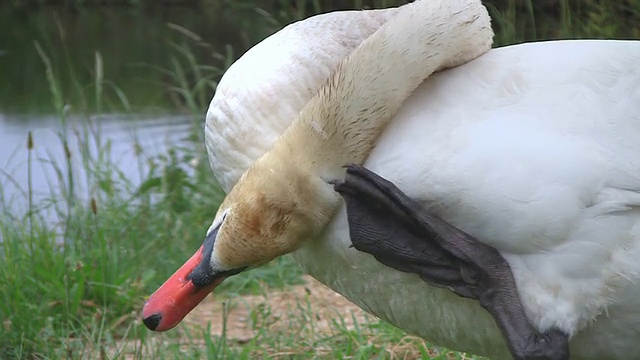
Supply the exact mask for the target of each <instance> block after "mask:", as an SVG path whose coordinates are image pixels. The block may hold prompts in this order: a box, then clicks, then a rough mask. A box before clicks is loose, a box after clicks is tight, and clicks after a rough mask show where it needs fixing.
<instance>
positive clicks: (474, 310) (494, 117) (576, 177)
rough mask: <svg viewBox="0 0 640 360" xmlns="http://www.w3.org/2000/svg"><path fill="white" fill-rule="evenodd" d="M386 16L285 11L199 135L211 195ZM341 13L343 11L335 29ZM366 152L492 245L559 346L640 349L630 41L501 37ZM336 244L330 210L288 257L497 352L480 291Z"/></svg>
mask: <svg viewBox="0 0 640 360" xmlns="http://www.w3.org/2000/svg"><path fill="white" fill-rule="evenodd" d="M394 11H396V10H390V12H394ZM374 14H375V15H374ZM388 16H389V15H388V14H385V13H384V12H375V13H374V12H359V13H355V12H347V13H342V14H329V15H324V16H319V17H316V18H314V19H310V20H307V21H306V22H301V23H298V24H296V25H294V26H291V27H289V28H287V29H285V30H283V31H282V32H280V33H278V34H276V35H274V36H272V37H271V38H269V39H268V40H266V41H264V42H263V43H261V44H260V45H258V46H256V47H255V48H254V49H252V50H251V51H250V52H248V53H247V54H246V55H245V56H244V57H243V58H242V59H241V60H239V61H238V62H237V63H236V64H235V65H234V66H233V67H232V68H231V69H230V70H229V71H228V73H227V74H226V75H225V77H224V79H223V81H222V82H221V83H220V86H219V88H218V91H217V93H216V96H215V97H214V99H213V101H212V104H211V107H210V109H209V112H208V114H207V132H206V135H207V146H208V149H209V155H210V161H211V165H212V168H213V169H214V173H215V174H216V176H217V178H218V180H219V181H220V183H221V185H222V186H223V188H225V190H227V191H228V190H229V189H231V187H232V186H233V185H234V184H235V183H236V182H237V181H238V179H239V178H240V175H242V174H243V173H244V172H245V171H246V170H247V168H248V167H249V166H250V165H251V163H252V162H253V161H254V160H256V159H257V158H258V157H260V156H262V155H263V154H264V153H265V152H267V151H268V150H269V148H270V147H271V145H272V144H273V142H274V141H275V140H276V139H277V137H278V136H279V135H280V134H282V133H283V132H284V130H285V129H287V127H288V126H289V124H290V122H291V120H293V119H294V118H295V117H296V115H297V113H298V112H300V110H301V109H302V107H303V106H304V105H305V104H306V103H307V102H308V101H309V99H310V98H311V97H312V96H313V95H314V94H315V92H316V91H317V89H318V88H319V87H320V86H321V85H322V84H323V83H324V81H326V78H327V77H328V75H329V74H330V72H331V71H332V69H333V68H334V67H335V66H336V65H337V63H338V61H339V59H340V58H341V57H344V56H345V55H346V54H348V53H349V52H350V51H351V50H352V48H353V47H355V46H356V45H357V44H358V42H359V40H361V39H362V38H365V37H367V36H368V35H369V34H370V33H371V32H373V31H374V30H375V28H376V27H377V26H379V25H380V23H382V22H384V21H386V20H387V18H388ZM346 19H350V20H349V21H351V22H352V23H350V24H348V25H341V26H336V27H332V26H333V25H336V24H338V23H341V22H342V21H344V20H346ZM354 22H355V24H356V25H361V26H360V27H357V29H358V30H354ZM320 31H321V34H319V33H318V32H320ZM314 32H316V34H314ZM354 34H355V35H354ZM319 36H322V37H321V38H320V37H319ZM267 54H269V55H268V56H267ZM327 54H329V55H327ZM365 164H366V166H367V167H368V168H370V169H371V170H373V171H375V172H377V173H378V174H380V175H382V176H384V177H386V178H387V179H389V180H391V181H393V182H394V183H395V184H397V185H398V186H399V187H400V188H401V189H402V190H404V191H405V192H406V193H407V194H408V195H410V196H411V197H413V198H415V199H420V200H421V201H423V202H424V205H425V206H427V207H429V208H430V209H432V210H433V212H435V213H436V214H438V215H440V216H441V217H443V218H444V219H445V220H448V221H449V222H450V223H452V224H454V225H456V226H457V227H459V228H461V229H463V230H465V231H466V232H468V233H470V234H473V235H474V236H475V237H477V238H478V239H480V240H481V241H483V242H485V243H486V244H489V245H491V246H493V247H495V248H496V249H498V250H499V251H500V252H501V253H502V254H503V256H504V257H505V258H507V260H508V261H509V263H510V265H511V267H512V269H513V274H514V276H515V279H516V280H517V283H518V289H519V292H520V297H521V299H522V302H523V303H524V305H525V308H526V310H527V315H528V317H529V319H530V321H531V322H532V324H533V325H534V326H535V327H536V328H538V330H541V331H544V330H546V329H549V328H550V327H558V328H560V329H562V330H563V331H565V332H566V333H568V334H570V335H573V339H572V342H571V353H572V359H601V358H607V359H611V358H619V359H622V358H625V359H626V358H628V357H629V356H633V355H630V354H637V353H639V352H640V342H638V341H637V339H638V338H640V283H639V282H638V280H639V278H640V261H638V259H640V42H635V41H633V42H631V41H628V42H622V41H562V42H548V43H534V44H526V45H518V46H511V47H507V48H502V49H495V50H492V51H491V52H490V53H488V54H486V55H484V56H482V57H480V58H479V59H477V60H475V61H473V62H471V63H469V64H466V65H463V66H461V67H458V68H454V69H451V70H447V71H444V72H441V73H438V74H436V75H434V76H432V77H430V78H429V79H427V81H425V83H423V84H422V85H421V86H420V87H419V88H418V89H417V90H416V91H415V92H414V93H413V95H412V96H411V97H410V98H409V99H408V100H407V101H406V102H405V104H404V105H403V106H402V108H401V109H400V111H399V112H398V113H397V115H396V116H395V117H394V118H393V120H392V121H391V124H390V125H389V126H388V128H387V129H386V130H385V131H384V133H383V134H382V135H381V137H380V138H379V139H378V141H377V144H376V146H375V148H374V149H373V151H372V153H371V154H370V156H369V157H368V159H367V161H366V163H365ZM217 221H218V222H220V221H222V220H220V219H218V220H217ZM349 245H350V240H349V234H348V224H347V222H346V216H345V213H344V209H342V208H341V209H340V210H339V212H338V214H337V215H336V216H335V217H334V218H333V220H332V222H331V223H330V224H329V226H328V227H327V228H326V229H325V230H324V232H323V234H322V236H320V237H319V238H317V239H315V240H313V241H309V242H308V243H306V244H305V245H304V246H302V247H301V248H300V249H298V250H297V251H295V252H294V253H293V255H294V258H295V259H296V260H297V261H298V262H299V263H300V264H301V265H302V266H303V267H304V268H305V270H306V271H307V272H309V273H310V274H311V275H312V276H313V277H315V278H316V279H318V280H320V281H321V282H323V283H325V284H326V285H328V286H329V287H331V288H332V289H334V290H335V291H337V292H339V293H341V294H343V295H344V296H346V297H347V298H348V299H350V300H351V301H353V302H354V303H356V304H357V305H359V306H360V307H362V308H363V309H365V310H367V311H369V312H371V313H373V314H375V315H377V316H379V317H381V318H383V319H385V320H388V321H389V322H391V323H393V324H395V325H396V326H398V327H400V328H402V329H404V330H406V331H408V332H410V333H413V334H417V335H420V336H422V337H424V338H426V339H428V340H430V341H432V342H434V343H436V344H439V345H444V346H447V347H450V348H454V349H459V350H466V351H470V352H473V353H477V354H486V355H490V356H495V358H496V359H501V358H505V357H507V356H508V355H507V354H508V353H507V350H506V347H505V346H504V340H503V338H502V336H501V335H500V332H499V331H498V329H497V327H496V326H495V323H494V321H493V319H492V318H491V317H490V316H489V315H488V314H487V313H486V312H485V311H484V310H483V309H482V308H481V307H480V306H478V305H477V303H476V302H474V301H471V300H466V299H463V298H460V297H458V296H456V295H454V294H453V293H451V292H450V291H448V290H446V289H441V288H435V287H431V286H428V285H426V284H425V283H424V282H423V281H422V280H420V279H419V278H418V277H417V276H415V275H410V274H404V273H400V272H398V271H395V270H393V269H390V268H388V267H385V266H383V265H381V264H380V263H378V262H377V261H376V260H375V259H373V258H372V257H371V256H369V255H366V254H363V253H360V252H358V251H356V250H354V249H350V248H349Z"/></svg>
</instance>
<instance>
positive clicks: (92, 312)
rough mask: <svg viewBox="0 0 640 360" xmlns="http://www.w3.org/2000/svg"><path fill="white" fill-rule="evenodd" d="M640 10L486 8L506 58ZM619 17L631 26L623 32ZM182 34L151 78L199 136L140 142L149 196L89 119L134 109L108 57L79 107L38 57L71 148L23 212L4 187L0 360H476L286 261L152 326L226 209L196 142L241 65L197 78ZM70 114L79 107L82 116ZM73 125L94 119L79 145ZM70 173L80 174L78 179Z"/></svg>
mask: <svg viewBox="0 0 640 360" xmlns="http://www.w3.org/2000/svg"><path fill="white" fill-rule="evenodd" d="M638 1H639V0H627V1H626V2H624V1H623V2H618V3H616V4H613V3H610V2H595V1H586V2H585V3H584V4H586V5H584V6H583V7H581V8H579V9H574V8H572V7H570V6H569V3H568V2H567V1H560V3H561V4H562V5H561V7H560V16H559V17H558V16H556V17H555V18H552V19H551V17H549V19H547V18H546V17H545V16H546V15H545V14H544V13H541V10H540V9H538V8H535V7H534V6H533V3H527V2H525V4H529V6H525V8H524V10H523V9H521V8H519V7H517V6H516V3H515V2H513V1H505V3H507V5H506V6H503V7H498V6H497V5H496V6H490V11H491V14H492V17H493V19H494V23H495V24H496V28H497V30H498V32H497V36H496V42H497V44H507V43H514V42H520V41H524V40H528V39H531V38H552V37H585V36H589V37H598V36H604V37H636V38H637V37H640V32H639V31H638V27H637V25H636V27H633V26H630V27H625V26H624V24H625V22H624V21H628V19H638V18H639V17H640V14H639V12H640V10H638V9H640V3H639V2H638ZM240 3H241V4H245V5H246V4H247V3H246V2H240ZM355 3H357V2H355ZM355 3H354V4H355ZM385 3H386V2H385ZM356 5H357V4H356ZM624 6H626V7H624ZM634 6H635V7H634ZM621 7H622V10H620V9H621ZM252 9H253V8H252ZM319 10H322V9H321V7H320V3H319V2H313V6H309V7H308V8H306V10H305V9H303V8H301V7H297V8H295V9H289V10H287V9H284V10H280V11H278V12H273V11H271V12H269V11H267V10H265V9H260V10H258V11H260V12H262V13H264V16H265V17H266V18H268V21H266V23H274V24H281V23H284V22H288V21H291V20H292V19H295V18H300V17H304V16H306V15H308V12H318V11H319ZM620 11H624V12H625V14H627V15H625V16H626V17H625V19H619V18H618V17H617V15H616V14H618V13H620ZM614 20H616V21H614ZM617 20H620V21H617ZM623 20H624V21H623ZM637 23H640V22H636V24H637ZM620 24H623V25H620ZM170 26H172V28H173V29H174V30H176V31H178V32H180V33H181V34H183V36H184V41H182V42H175V43H172V49H173V51H172V53H171V54H169V57H170V61H169V64H170V65H169V66H168V67H156V66H154V65H150V64H149V65H144V66H148V67H151V68H152V69H154V70H155V71H158V72H161V73H162V74H163V76H164V78H166V79H169V80H168V81H169V83H170V85H169V86H165V89H166V91H167V92H168V94H169V96H170V97H171V99H173V103H174V104H179V105H178V107H179V109H180V110H181V111H183V112H185V113H188V114H191V116H192V117H193V133H192V136H191V137H190V142H187V145H185V146H183V147H180V148H173V149H170V150H169V151H168V152H167V153H166V154H162V155H160V156H155V157H151V156H148V155H147V154H145V152H144V149H143V148H142V147H141V146H140V144H137V143H134V145H135V146H136V149H137V159H136V160H137V161H138V162H139V164H140V166H139V168H140V172H141V175H142V178H143V179H144V181H143V182H142V183H141V184H140V185H134V184H133V183H132V182H131V181H130V180H128V177H127V174H123V173H122V172H121V171H120V170H119V169H118V167H117V166H116V165H117V164H116V162H115V161H114V160H113V159H111V157H110V146H111V145H110V142H109V140H105V139H103V138H102V137H101V135H100V131H99V127H98V125H97V124H96V123H94V122H93V121H92V120H91V116H90V115H91V114H92V111H91V110H89V109H87V108H86V107H84V104H86V103H89V102H90V101H88V100H87V99H88V98H90V97H92V98H93V100H92V101H91V103H95V106H96V107H95V109H93V111H94V112H104V111H108V110H109V109H110V108H111V107H117V108H118V109H120V108H127V109H128V108H131V104H130V103H129V101H128V98H127V96H126V94H124V93H123V91H121V90H120V88H119V87H118V86H117V84H113V83H111V82H109V81H108V80H106V79H104V75H103V74H104V69H103V61H102V57H103V55H102V54H100V53H95V63H94V67H93V69H92V70H91V71H92V78H93V81H92V83H90V84H82V83H79V82H78V81H77V80H76V82H75V83H74V86H72V87H71V88H70V89H72V90H70V91H74V92H75V93H74V94H71V95H70V94H68V93H64V91H65V90H63V87H62V86H60V83H61V76H63V75H61V74H60V72H56V68H55V67H54V66H52V60H51V59H49V57H48V55H47V53H46V51H45V50H43V48H42V47H41V46H40V44H38V43H35V44H34V51H37V52H38V54H39V56H40V59H41V60H42V64H43V76H45V77H46V78H47V81H48V84H49V91H50V93H51V100H52V102H53V108H54V109H55V111H56V113H57V116H58V117H59V119H60V125H61V126H60V132H59V141H60V147H61V149H63V151H64V153H65V154H66V156H65V157H64V158H62V159H59V158H58V159H55V158H50V159H38V158H37V157H36V156H35V151H36V150H37V149H39V146H40V144H39V143H38V139H37V138H34V137H33V136H32V135H31V133H29V135H28V136H27V138H25V144H26V146H25V150H24V151H27V152H28V155H29V156H28V163H27V164H26V169H25V171H27V172H28V173H29V175H28V179H29V181H28V182H27V184H24V186H23V193H24V194H25V197H24V202H25V204H26V207H27V209H26V211H22V212H20V211H17V210H16V209H15V208H14V207H12V205H11V204H9V203H7V201H5V198H4V195H3V191H1V190H2V189H1V188H0V235H1V236H2V239H3V242H2V243H0V258H1V260H0V299H2V301H0V322H1V324H0V358H2V359H58V358H67V359H85V358H101V359H124V358H126V359H129V358H133V359H142V358H158V359H178V358H207V359H228V358H233V359H245V358H246V359H248V358H251V359H254V358H286V359H306V358H311V357H317V358H353V359H391V358H394V359H396V358H398V359H402V358H411V359H412V358H425V359H427V358H433V359H470V358H475V357H472V356H470V355H465V354H462V353H457V352H452V351H447V350H446V349H439V348H437V347H434V346H432V345H430V344H428V343H425V342H424V341H422V340H420V339H417V338H414V337H411V336H407V335H406V334H405V333H404V332H402V331H400V330H398V329H396V328H395V327H393V326H391V325H389V324H387V323H385V322H382V321H379V320H377V319H375V318H373V317H370V316H366V315H365V314H364V313H363V312H362V311H360V310H359V309H357V308H355V307H353V306H352V305H349V304H348V303H347V302H344V301H345V300H344V299H341V298H338V297H336V296H335V295H333V293H332V292H331V291H329V290H327V289H326V288H323V287H322V286H320V285H318V284H315V283H313V282H310V281H309V280H308V279H305V277H303V274H302V271H301V270H300V269H299V268H298V267H297V266H296V265H294V264H293V262H292V261H291V260H290V259H289V258H288V257H283V258H280V259H278V260H276V261H274V262H272V263H271V264H269V265H267V266H264V267H262V268H260V269H256V270H253V271H251V272H248V273H246V274H242V275H238V276H236V277H233V278H231V279H229V280H228V281H226V282H225V283H224V284H223V285H222V286H221V287H220V288H219V291H217V295H218V296H219V298H220V299H223V300H224V301H223V302H221V301H217V302H215V303H214V302H213V301H212V300H207V301H208V303H207V304H206V305H205V306H201V307H199V308H197V309H196V311H195V312H194V314H192V315H191V318H190V319H191V320H189V319H187V320H188V321H186V323H185V324H184V325H181V326H180V327H179V328H178V329H177V330H176V331H174V332H170V333H167V334H162V335H158V334H154V333H151V332H149V331H147V330H146V329H145V328H144V327H143V326H142V325H141V322H140V319H139V311H140V309H141V306H142V304H143V302H144V299H145V296H147V295H148V294H150V293H151V292H152V291H154V290H155V289H156V288H157V287H158V286H159V285H160V284H161V283H162V282H163V281H164V280H165V279H166V278H167V277H168V276H169V275H170V274H171V273H172V272H173V271H174V270H175V269H177V267H178V266H180V265H181V263H182V261H183V260H185V259H186V258H187V257H188V256H189V255H190V254H191V253H192V252H193V251H195V249H196V248H197V247H198V246H199V245H200V243H201V241H202V237H203V234H204V231H205V229H206V228H207V227H208V226H209V223H210V221H211V219H212V215H213V214H214V213H215V211H216V209H217V206H218V204H219V202H220V201H221V199H222V197H223V193H222V191H220V189H219V187H218V186H217V184H216V183H215V182H214V180H213V178H212V176H211V174H210V171H209V168H208V164H207V160H206V155H205V151H204V147H203V145H202V133H201V131H200V129H201V118H202V114H203V113H204V110H205V107H206V105H207V103H208V101H209V98H210V96H211V94H212V93H213V91H214V90H215V87H216V84H217V83H216V81H217V80H218V79H219V77H220V75H221V74H222V72H223V70H224V69H225V68H226V67H227V66H228V65H229V64H230V63H231V61H232V59H233V54H234V52H233V51H231V50H230V49H227V50H225V52H224V53H223V54H222V55H219V56H218V57H217V58H216V59H215V61H214V63H215V64H217V66H212V65H209V64H208V65H201V64H200V63H199V61H198V59H197V58H196V57H195V56H194V54H193V52H192V51H191V48H192V46H194V44H197V46H199V47H202V46H206V44H203V41H202V39H200V38H199V37H198V36H197V35H195V34H193V33H191V32H189V31H188V30H187V29H184V28H182V27H180V26H179V25H170ZM270 29H271V28H270ZM67 70H68V72H69V74H71V75H70V76H68V74H67V75H64V76H68V77H70V78H71V79H72V81H74V80H73V79H78V78H80V77H79V76H73V74H74V72H75V71H78V70H76V69H72V68H69V69H67ZM149 86H163V85H162V84H154V83H151V84H149ZM68 99H77V103H76V104H72V105H75V106H76V107H74V106H71V107H70V106H69V105H70V104H69V103H68ZM105 99H108V101H105ZM114 99H115V100H114ZM114 102H115V103H117V106H115V105H114ZM69 109H72V110H69ZM71 116H75V117H81V118H83V119H84V120H85V121H84V122H83V125H80V126H78V127H77V128H75V129H73V131H71V130H69V129H70V128H72V127H70V126H68V125H69V124H68V122H69V118H70V117H71ZM71 142H76V143H78V144H79V146H78V147H77V148H78V149H79V150H78V152H77V153H73V152H72V151H71V150H70V149H71V147H70V146H69V144H70V143H71ZM72 159H74V160H77V161H79V163H80V164H81V165H82V168H83V170H84V171H82V172H77V171H76V170H75V168H74V166H73V161H72ZM36 166H44V167H48V168H50V169H52V170H53V173H54V174H55V176H54V178H52V179H49V183H50V184H51V193H50V194H49V195H48V196H47V198H46V199H45V200H42V201H39V202H34V200H33V199H34V197H33V194H34V189H33V188H32V185H31V183H32V180H33V179H32V175H31V171H32V169H33V168H34V167H36ZM2 176H3V181H2V182H0V184H7V183H9V182H11V174H2ZM81 185H82V186H81ZM3 186H4V185H3ZM48 213H53V214H55V218H56V219H57V222H54V223H52V222H51V221H50V220H49V217H48V216H47V214H48ZM327 299H330V300H327ZM223 303H224V306H223V305H222V304H223ZM207 311H209V312H207ZM204 320H212V321H211V322H210V323H207V322H206V321H204ZM210 334H213V335H210Z"/></svg>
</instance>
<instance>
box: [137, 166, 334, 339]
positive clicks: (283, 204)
mask: <svg viewBox="0 0 640 360" xmlns="http://www.w3.org/2000/svg"><path fill="white" fill-rule="evenodd" d="M265 170H267V171H266V172H265ZM268 175H271V176H268ZM312 181H313V179H310V177H308V176H300V175H292V174H291V173H290V172H289V173H285V172H277V171H274V168H273V166H269V167H266V168H265V167H263V166H260V164H258V165H255V164H254V167H252V168H251V169H250V170H249V171H248V172H247V173H246V174H245V175H244V176H243V177H242V178H241V179H240V181H239V182H238V184H237V185H236V186H235V187H234V188H233V189H232V191H231V192H230V193H229V195H228V196H227V197H226V199H225V200H224V202H223V203H222V204H221V206H220V208H219V210H218V213H217V214H216V216H215V218H214V220H213V223H212V225H211V227H210V228H209V230H208V231H207V234H206V236H205V239H204V242H203V244H202V246H201V247H200V249H198V251H197V252H196V253H195V254H194V255H193V256H192V257H191V258H190V259H189V260H188V261H187V262H186V263H185V264H184V265H183V266H182V267H181V268H180V269H178V271H176V272H175V274H173V275H172V276H171V277H170V278H169V279H168V280H167V281H166V282H165V283H164V284H163V285H162V286H161V287H160V288H159V289H158V290H157V291H156V292H155V293H154V294H153V295H151V297H149V299H148V300H147V302H146V303H145V306H144V309H143V314H142V315H143V321H144V323H145V325H146V326H147V327H148V328H149V329H151V330H156V331H164V330H169V329H171V328H173V327H174V326H176V325H177V324H178V323H179V322H180V321H181V320H182V319H183V318H184V317H185V316H186V315H187V314H188V313H189V312H190V311H191V310H192V309H193V308H195V307H196V305H198V304H199V303H200V302H201V301H202V300H203V299H204V298H205V297H206V296H207V295H208V294H209V293H210V292H211V291H213V289H214V288H215V287H216V286H218V285H219V284H220V283H222V281H224V279H226V278H227V277H229V276H232V275H235V274H238V273H240V272H242V271H245V270H249V269H252V268H255V267H258V266H261V265H264V264H266V263H267V262H269V261H271V260H273V259H275V258H276V257H278V256H281V255H284V254H287V253H290V252H292V251H295V250H296V249H297V248H299V247H300V246H301V245H302V244H303V243H304V241H305V240H306V239H309V238H312V237H313V236H315V235H316V234H317V233H318V232H319V231H320V230H321V229H322V226H323V222H325V223H326V221H328V216H330V215H328V214H330V211H327V212H326V214H323V213H322V212H319V211H318V208H319V207H318V206H317V205H318V204H322V201H321V200H320V197H319V195H321V194H320V193H322V189H321V190H320V191H319V192H318V191H315V190H312V189H314V187H313V186H311V185H312V184H311V182H312ZM322 188H329V187H328V186H322ZM305 204H307V206H305ZM308 204H314V206H312V207H311V206H308ZM320 207H322V206H320ZM309 208H314V209H313V212H311V213H310V210H308V209H309Z"/></svg>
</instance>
